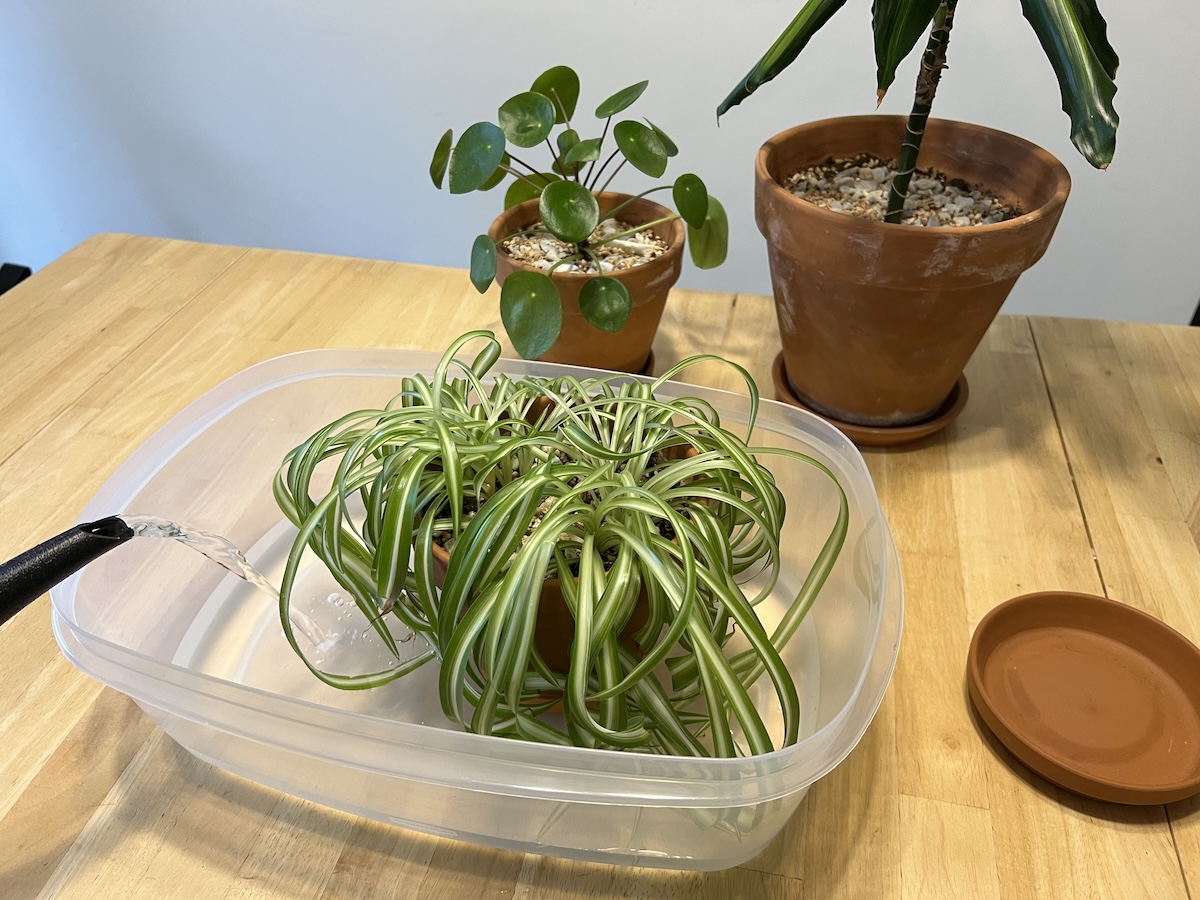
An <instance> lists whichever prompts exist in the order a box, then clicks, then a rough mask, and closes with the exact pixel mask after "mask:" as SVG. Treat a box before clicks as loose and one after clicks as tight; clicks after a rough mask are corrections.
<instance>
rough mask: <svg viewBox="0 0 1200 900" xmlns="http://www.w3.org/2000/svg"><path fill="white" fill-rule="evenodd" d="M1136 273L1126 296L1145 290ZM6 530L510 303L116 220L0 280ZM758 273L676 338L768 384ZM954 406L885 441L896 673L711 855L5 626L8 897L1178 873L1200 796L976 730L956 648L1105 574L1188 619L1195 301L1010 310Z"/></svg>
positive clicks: (0, 454) (1199, 823)
mask: <svg viewBox="0 0 1200 900" xmlns="http://www.w3.org/2000/svg"><path fill="white" fill-rule="evenodd" d="M1129 302H1131V303H1133V302H1136V298H1132V297H1131V298H1129ZM0 322H2V323H3V325H2V326H0V385H3V388H2V389H0V417H2V418H0V421H3V423H4V424H3V428H2V429H0V558H8V557H10V556H12V555H15V554H16V553H17V552H18V551H20V550H22V549H24V548H25V547H27V546H30V545H32V544H34V543H36V542H37V541H39V540H41V539H44V538H45V537H47V536H49V535H51V534H54V533H56V532H58V531H60V530H62V529H64V528H66V527H68V526H69V525H70V524H71V523H72V522H73V521H74V519H75V516H76V515H77V514H78V513H79V511H80V510H81V509H82V508H83V506H84V505H85V503H86V502H87V500H88V499H89V498H90V497H91V495H92V494H93V493H94V492H95V491H96V490H97V488H98V487H99V486H100V485H101V484H102V483H103V481H104V480H105V479H106V478H107V477H108V476H109V474H110V473H111V472H112V471H113V469H114V468H115V467H116V465H117V464H118V463H119V462H120V461H121V460H122V459H124V458H125V457H126V456H127V455H128V454H129V453H130V452H131V451H132V450H133V449H134V448H135V447H137V446H138V445H139V444H140V443H141V442H143V441H144V440H145V439H146V438H147V437H149V435H150V434H151V433H152V432H153V431H154V430H155V429H156V428H158V427H159V426H160V425H161V424H162V423H163V422H165V421H166V420H167V419H168V418H169V417H170V416H171V415H173V414H174V413H175V412H177V411H178V410H179V409H180V408H182V407H183V406H184V405H185V404H186V403H188V402H189V401H191V400H192V399H193V398H195V397H196V396H197V395H199V394H201V393H202V392H204V391H206V390H208V389H209V388H211V387H212V386H213V385H215V384H217V383H218V382H219V381H221V380H222V379H224V378H226V377H227V376H229V375H232V374H233V373H235V372H237V371H239V370H241V369H243V368H245V367H246V366H249V365H250V364H252V363H255V362H257V361H259V360H262V359H266V358H268V357H272V356H276V355H279V354H282V353H287V352H290V351H294V350H300V349H304V348H311V347H375V346H383V347H420V348H426V349H437V348H442V347H444V346H445V345H446V344H447V343H448V341H449V340H450V339H451V338H452V337H453V336H455V335H457V334H459V333H460V332H462V331H464V330H467V329H468V328H474V327H481V326H485V327H491V328H495V329H496V330H497V331H499V317H498V312H497V305H496V298H495V297H494V296H487V297H480V296H479V295H478V294H476V293H475V291H474V289H473V288H472V287H471V286H470V284H469V283H468V281H467V278H466V276H465V274H464V273H462V272H458V271H451V270H442V269H433V268H426V267H420V266H411V265H398V264H392V263H382V262H370V261H364V260H354V259H340V258H332V257H320V256H313V255H306V254H297V253H284V252H277V251H265V250H245V249H241V248H233V247H220V246H211V245H203V244H190V243H183V242H177V241H165V240H158V239H151V238H144V237H130V236H123V235H101V236H99V237H96V238H93V239H92V240H89V241H87V242H86V243H84V244H82V245H80V246H79V247H77V248H76V249H74V250H72V251H71V252H70V253H68V254H67V255H65V256H64V257H62V258H61V259H59V260H57V261H56V262H54V263H53V264H52V265H50V266H48V267H47V268H46V269H44V270H43V271H41V272H39V273H37V274H36V275H35V276H34V277H33V278H31V279H30V280H28V281H26V282H25V283H23V284H21V285H19V286H18V287H17V288H16V289H14V290H12V291H10V292H9V293H7V294H5V295H3V296H2V297H0ZM777 342H778V338H777V336H776V328H775V321H774V312H773V309H772V306H771V302H770V300H769V299H767V298H764V297H759V296H745V295H741V296H734V295H732V294H720V293H701V292H691V291H678V292H676V295H675V296H674V297H673V298H672V300H671V302H670V304H669V305H668V309H667V314H666V318H665V320H664V322H663V326H662V329H661V331H660V333H659V336H658V341H657V343H656V344H655V351H656V354H657V358H658V366H659V369H660V370H661V369H662V368H663V367H664V366H666V365H668V364H670V363H671V362H673V361H674V360H676V359H677V358H679V357H681V356H684V355H688V354H689V353H691V352H693V351H698V350H715V351H718V352H722V353H724V354H726V355H728V356H730V357H731V358H733V359H735V360H737V361H739V362H741V363H743V364H744V365H746V366H748V367H749V368H750V370H751V371H752V372H753V374H754V375H755V376H756V378H757V379H758V380H759V382H760V384H764V385H768V386H769V384H770V377H769V366H770V362H771V358H772V356H773V355H774V353H775V352H776V349H777ZM967 375H968V378H969V379H970V386H971V400H970V403H969V404H968V406H967V408H966V411H965V412H964V413H963V415H962V417H961V418H960V419H959V420H958V422H957V423H956V424H955V425H954V426H952V427H951V428H950V429H948V430H947V431H945V432H944V433H943V434H941V435H938V436H936V437H934V438H931V439H928V440H926V441H924V442H922V443H920V444H918V445H915V446H913V447H911V448H909V449H899V450H892V451H867V452H866V454H865V455H866V458H867V462H868V464H869V466H870V469H871V472H872V474H873V475H874V477H875V480H876V485H877V487H878V490H879V494H880V497H881V499H882V503H883V507H884V510H885V512H886V514H887V517H888V519H889V521H890V522H891V525H892V528H893V530H894V532H895V536H896V542H897V544H898V546H899V552H900V558H901V564H902V569H903V573H904V582H905V589H906V590H905V593H906V601H907V611H906V612H907V621H906V623H905V636H904V644H903V648H902V651H901V654H900V661H899V664H898V666H897V669H896V674H895V678H894V681H893V683H892V685H891V688H890V689H889V691H888V694H887V698H886V700H885V701H884V704H883V706H882V708H881V709H880V711H879V714H878V715H877V716H876V719H875V721H874V723H873V724H872V726H871V728H870V729H869V730H868V732H867V734H866V736H865V737H864V739H863V741H862V743H861V744H860V745H859V747H858V748H857V749H856V750H855V751H854V753H853V754H852V755H851V756H850V757H849V758H848V759H847V760H846V762H844V763H843V764H842V765H841V766H840V767H839V768H838V769H836V770H835V771H834V772H833V773H832V774H830V775H829V776H827V777H826V778H824V779H823V780H821V781H820V782H818V783H817V785H816V786H814V787H813V789H812V791H811V792H810V794H809V796H808V799H807V800H806V801H805V802H804V804H803V805H802V806H801V808H800V811H799V812H798V813H797V815H796V816H795V817H794V819H793V821H792V822H791V823H790V824H789V825H788V826H787V828H785V829H784V831H783V832H782V834H781V835H780V836H779V838H778V839H777V840H776V841H775V842H774V843H773V845H772V846H771V847H770V848H769V849H768V850H767V851H766V852H765V853H763V854H762V855H760V856H759V857H757V858H756V859H754V860H752V861H751V862H749V863H747V864H746V865H744V866H741V867H739V868H737V869H733V870H730V871H727V872H721V873H713V874H706V875H697V874H683V873H673V872H665V871H650V870H640V869H629V868H617V867H608V866H601V865H592V864H584V863H574V862H566V861H561V860H552V859H545V858H541V857H536V856H522V855H519V854H516V853H510V852H501V851H494V850H490V849H484V848H479V847H475V846H470V845H466V844H459V843H456V842H454V841H449V840H445V839H439V838H434V837H429V836H425V835H422V834H416V833H412V832H408V831H405V830H402V829H399V828H394V827H389V826H385V825H381V824H378V823H375V822H370V821H365V820H360V819H356V818H354V817H352V816H349V815H345V814H343V813H340V812H336V811H333V810H329V809H326V808H323V807H320V806H317V805H315V804H311V803H308V802H305V801H301V800H297V799H294V798H292V797H289V796H285V795H283V794H279V793H276V792H274V791H272V790H269V789H266V788H263V787H259V786H257V785H255V784H251V783H249V782H246V781H243V780H241V779H239V778H236V777H234V776H231V775H228V774H226V773H224V772H222V771H220V770H217V769H215V768H213V767H211V766H209V765H207V764H205V763H202V762H199V761H198V760H196V759H194V758H192V757H191V756H190V755H189V754H188V753H186V752H185V751H183V750H181V749H180V748H179V747H178V746H177V745H175V744H174V743H173V742H172V741H171V740H169V739H167V738H166V737H165V736H164V735H163V734H162V733H161V732H160V731H159V730H158V729H157V728H156V727H155V726H154V725H152V724H151V723H150V721H149V720H148V719H147V718H146V717H145V716H144V715H143V714H142V713H141V711H140V710H139V709H138V708H137V707H136V706H135V705H134V704H133V703H132V702H131V701H129V700H127V699H126V698H125V697H123V696H122V695H120V694H117V693H116V692H114V691H112V690H110V689H107V688H102V687H101V686H100V685H98V684H97V683H95V682H93V681H91V680H90V679H88V678H87V677H85V676H84V675H82V674H80V673H79V672H77V671H76V670H75V669H74V668H72V666H71V665H70V664H69V663H68V662H67V661H66V660H65V659H64V658H63V656H62V654H61V653H60V652H59V651H58V649H57V647H56V645H55V642H54V638H53V636H52V634H51V630H50V617H49V614H48V606H47V603H48V601H47V599H46V598H43V599H41V600H39V601H38V602H36V603H35V604H34V605H33V606H32V607H30V608H29V609H28V610H26V611H25V612H24V613H22V614H20V615H19V616H17V617H16V618H14V619H13V620H12V621H10V622H9V623H8V624H7V625H6V626H4V627H3V629H2V630H0V897H3V898H24V897H34V896H45V897H62V898H68V897H81V898H101V897H113V898H121V900H126V898H131V897H154V898H161V897H172V898H174V897H200V898H217V897H286V898H307V897H313V898H318V897H322V898H332V897H422V898H430V897H460V896H463V897H477V896H495V897H504V898H508V897H514V896H515V897H520V898H531V897H554V898H559V897H581V898H583V897H588V898H608V897H667V896H670V897H713V898H730V897H769V898H800V897H811V898H834V897H849V898H860V897H870V898H874V897H880V898H890V897H904V898H910V897H941V896H944V897H956V898H968V897H969V898H974V897H1011V898H1026V897H1035V896H1040V897H1076V896H1078V897H1119V898H1134V897H1154V898H1158V900H1171V898H1180V900H1183V898H1186V897H1188V896H1189V895H1188V884H1189V883H1190V884H1191V886H1192V890H1193V891H1194V890H1196V889H1197V888H1198V887H1200V801H1197V800H1192V801H1186V802H1182V803H1177V804H1173V805H1171V806H1168V807H1165V808H1164V807H1162V806H1154V807H1148V808H1130V807H1117V806H1109V805H1104V804H1101V803H1095V802H1091V801H1088V800H1084V799H1081V798H1079V797H1076V796H1073V795H1070V794H1066V793H1064V792H1062V791H1060V790H1057V789H1055V788H1054V787H1052V786H1050V785H1049V784H1047V783H1046V782H1044V781H1042V780H1040V779H1039V778H1037V777H1036V776H1033V775H1032V774H1030V773H1029V772H1028V771H1027V770H1024V769H1023V768H1022V767H1021V766H1020V765H1019V764H1016V763H1015V762H1014V760H1013V759H1012V758H1011V757H1010V756H1009V755H1008V753H1007V752H1006V751H1004V750H1003V749H1002V748H999V747H998V745H996V744H995V743H994V742H991V741H989V740H987V739H985V737H984V735H983V733H982V732H981V730H980V725H979V724H978V723H977V722H976V720H975V719H974V718H973V716H972V714H971V712H970V709H969V705H968V702H967V699H966V693H965V689H964V680H963V664H964V660H965V658H966V652H967V645H968V642H969V640H970V636H971V633H972V630H973V629H974V627H975V625H976V623H977V622H978V621H979V619H980V618H981V617H982V616H983V614H984V613H985V612H987V610H988V609H990V608H991V607H992V606H994V605H996V604H997V603H999V602H1000V601H1002V600H1004V599H1005V598H1007V597H1010V596H1012V595H1014V594H1019V593H1025V592H1028V591H1034V590H1040V589H1051V588H1061V589H1071V590H1079V591H1089V592H1096V593H1103V594H1106V595H1108V596H1110V597H1113V598H1115V599H1118V600H1121V601H1124V602H1126V603H1129V604H1132V605H1135V606H1138V607H1140V608H1142V609H1145V610H1147V611H1149V612H1151V613H1153V614H1154V615H1156V616H1158V617H1160V618H1162V619H1164V620H1165V621H1167V622H1168V623H1170V624H1171V625H1172V626H1174V627H1175V628H1177V629H1179V630H1180V631H1182V632H1183V633H1184V634H1186V635H1187V636H1188V637H1190V638H1191V639H1192V640H1193V641H1197V640H1200V550H1198V548H1197V544H1198V541H1200V329H1195V328H1192V329H1189V328H1183V327H1172V326H1150V325H1129V324H1122V323H1116V322H1097V321H1081V320H1066V319H1042V318H1024V317H1015V316H1005V317H1001V318H1000V319H998V320H997V322H996V323H995V325H994V326H993V327H992V329H991V331H990V332H989V333H988V336H987V338H986V339H985V341H984V343H983V345H982V346H981V347H980V349H979V351H978V352H977V353H976V354H975V357H974V359H973V360H972V361H971V365H970V367H969V369H968V370H967Z"/></svg>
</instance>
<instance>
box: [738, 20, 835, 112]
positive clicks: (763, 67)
mask: <svg viewBox="0 0 1200 900" xmlns="http://www.w3.org/2000/svg"><path fill="white" fill-rule="evenodd" d="M845 3H846V0H808V2H807V3H806V4H804V7H803V8H802V9H801V10H800V12H799V13H797V14H796V18H794V19H793V20H792V23H791V24H790V25H788V27H787V28H786V29H785V30H784V32H783V34H781V35H780V36H779V37H778V39H777V40H776V41H775V43H774V44H772V45H771V47H770V49H768V50H767V52H766V53H765V54H763V58H762V59H760V60H759V61H758V62H757V63H756V64H755V66H754V68H753V69H751V70H750V71H749V73H748V74H747V75H746V77H745V78H743V79H742V82H741V84H739V85H738V86H737V87H735V88H734V89H733V90H732V91H731V92H730V94H729V96H728V97H726V98H725V100H724V101H723V102H722V103H721V105H720V106H718V107H717V118H718V119H720V118H721V116H723V115H724V114H725V113H727V112H729V110H731V109H732V108H733V107H735V106H737V105H738V104H739V103H741V102H742V101H743V100H745V99H746V98H747V97H749V96H750V95H751V94H753V93H754V92H755V91H756V90H758V89H759V88H760V87H762V86H763V85H764V84H766V83H767V82H768V81H770V80H771V79H772V78H774V77H775V76H776V75H778V74H779V73H780V72H782V71H783V70H784V69H786V68H787V67H788V66H790V65H791V64H792V61H793V60H795V58H796V57H797V56H799V55H800V51H801V50H803V49H804V47H805V45H806V44H807V43H808V42H809V40H810V39H811V38H812V36H813V35H814V34H816V33H817V32H818V31H820V30H821V27H822V26H823V25H824V24H825V23H826V22H828V21H829V17H830V16H832V15H833V14H834V13H835V12H837V11H838V10H839V9H841V8H842V7H843V6H844V5H845Z"/></svg>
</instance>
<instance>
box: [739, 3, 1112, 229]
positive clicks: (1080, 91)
mask: <svg viewBox="0 0 1200 900" xmlns="http://www.w3.org/2000/svg"><path fill="white" fill-rule="evenodd" d="M845 3H846V0H809V2H808V3H806V4H805V5H804V7H803V8H802V9H801V10H800V12H799V13H798V14H797V16H796V18H795V19H793V20H792V23H791V24H790V25H788V27H787V28H786V29H785V30H784V32H783V33H782V34H781V35H780V36H779V38H778V39H777V40H776V41H775V43H774V44H773V45H771V47H770V49H769V50H767V52H766V54H765V55H764V56H763V58H762V59H760V60H759V61H758V63H757V64H756V65H755V66H754V68H753V69H751V70H750V72H749V74H748V75H746V77H745V78H744V79H742V82H741V83H740V84H739V85H738V86H737V87H736V88H734V89H733V91H732V92H731V93H730V94H729V96H728V97H726V98H725V101H724V102H723V103H722V104H721V105H720V106H719V107H718V108H717V116H718V118H719V117H720V116H721V115H723V114H724V113H725V112H727V111H728V110H729V109H730V108H731V107H734V106H736V105H737V104H739V103H741V102H742V101H743V100H745V99H746V97H748V96H750V94H752V93H754V91H755V90H757V89H758V88H759V87H761V86H762V85H763V84H765V83H766V82H768V81H770V80H771V79H773V78H774V77H775V76H776V75H778V74H779V73H780V72H782V71H783V70H784V69H786V68H787V67H788V66H789V65H791V63H792V61H793V60H794V59H795V58H796V57H797V56H798V55H799V54H800V51H801V50H803V49H804V47H805V45H806V44H807V43H808V42H809V39H810V38H812V36H813V35H814V34H816V32H817V31H819V30H820V28H821V27H822V26H823V25H824V24H825V23H826V22H827V21H829V18H830V16H832V15H833V14H834V13H835V12H837V11H838V10H839V9H841V7H842V6H843V5H844V4H845ZM956 6H957V0H874V4H873V7H872V10H873V15H872V28H873V30H874V33H875V64H876V77H877V84H878V100H879V101H882V100H883V96H884V94H885V93H886V92H887V90H888V88H889V87H890V86H891V84H892V82H893V80H894V79H895V77H896V67H897V66H899V64H900V63H901V61H902V60H904V58H905V57H907V56H908V54H909V53H910V52H912V50H913V48H914V47H915V46H916V44H917V41H918V40H919V39H920V38H921V36H922V35H923V34H925V32H926V31H928V32H929V37H928V40H927V42H926V46H925V50H924V53H923V54H922V56H921V67H920V71H919V73H918V75H917V87H916V96H915V98H914V101H913V106H912V112H911V113H910V114H909V117H908V126H907V130H906V134H905V136H904V143H903V144H902V146H901V147H900V148H898V151H899V152H898V153H897V159H898V163H897V167H896V177H895V179H894V180H893V181H892V187H891V191H890V193H889V195H888V209H887V215H886V217H885V221H888V222H899V221H900V215H901V212H902V210H903V206H904V199H905V197H906V196H907V194H908V186H909V181H910V180H911V178H912V174H913V172H914V171H915V170H916V167H917V156H918V153H919V152H920V148H921V138H922V136H923V135H924V133H925V122H926V120H927V119H928V118H929V113H930V109H931V107H932V105H933V99H934V95H935V94H936V92H937V87H938V82H939V80H940V78H941V72H942V69H943V68H945V67H946V51H947V48H948V46H949V43H950V30H951V28H952V27H953V25H954V15H955V7H956ZM1021 9H1022V12H1023V13H1024V14H1025V18H1026V19H1027V20H1028V21H1029V24H1030V25H1032V26H1033V30H1034V31H1035V32H1036V33H1037V37H1038V40H1039V41H1040V42H1041V45H1042V49H1043V50H1044V51H1045V53H1046V56H1047V57H1048V58H1049V61H1050V65H1051V66H1052V67H1053V69H1054V74H1055V75H1056V76H1057V78H1058V84H1059V88H1060V91H1061V94H1062V106H1063V111H1064V112H1066V113H1067V115H1068V116H1069V117H1070V119H1071V141H1072V143H1074V144H1075V146H1076V148H1078V150H1079V152H1080V153H1082V154H1083V156H1084V158H1085V159H1087V161H1088V162H1090V163H1091V164H1092V165H1093V166H1096V167H1097V168H1100V169H1104V168H1107V167H1108V164H1109V163H1110V162H1112V158H1113V152H1114V151H1115V149H1116V143H1117V121H1118V120H1117V114H1116V111H1115V110H1114V109H1113V97H1114V95H1115V94H1116V92H1117V87H1116V84H1115V83H1114V81H1113V79H1115V78H1116V76H1117V54H1116V52H1115V51H1114V50H1113V48H1112V45H1111V44H1109V42H1108V35H1107V31H1108V26H1107V24H1106V23H1105V21H1104V17H1103V16H1102V15H1101V14H1100V10H1099V9H1098V8H1097V6H1096V2H1095V0H1021Z"/></svg>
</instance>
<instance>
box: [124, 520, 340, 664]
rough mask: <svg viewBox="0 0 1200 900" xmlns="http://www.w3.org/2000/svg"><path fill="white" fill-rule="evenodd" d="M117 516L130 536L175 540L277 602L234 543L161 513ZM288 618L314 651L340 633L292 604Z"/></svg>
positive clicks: (272, 587)
mask: <svg viewBox="0 0 1200 900" xmlns="http://www.w3.org/2000/svg"><path fill="white" fill-rule="evenodd" d="M121 519H122V520H124V522H125V524H127V525H128V526H129V527H130V528H131V529H132V530H133V535H134V537H150V538H166V539H168V540H174V541H178V542H179V543H181V544H183V545H184V546H186V547H190V548H192V549H193V550H195V551H197V552H198V553H201V554H203V555H204V556H206V557H208V558H209V559H210V560H212V561H213V562H215V563H216V564H217V565H219V566H221V567H223V568H224V569H226V570H227V571H229V572H232V573H233V574H234V575H236V576H238V577H239V578H241V579H242V580H244V581H246V582H248V583H249V584H251V585H253V586H254V587H256V588H258V589H259V590H260V591H262V592H263V593H265V594H267V595H268V596H269V597H270V598H271V599H272V600H274V601H276V602H278V601H279V589H278V588H277V587H275V585H273V584H271V582H270V581H268V580H267V578H266V576H265V575H263V573H262V572H260V571H259V570H258V569H256V568H254V566H253V565H251V564H250V561H249V560H247V559H246V555H245V554H244V553H242V551H241V550H239V549H238V548H237V546H236V545H235V544H233V543H232V542H231V541H229V540H228V539H226V538H223V537H221V535H219V534H213V533H212V532H209V531H204V530H202V529H199V528H192V527H189V526H185V525H181V524H179V523H178V522H172V521H171V520H170V519H164V518H162V517H161V516H145V515H135V514H130V513H122V514H121ZM288 618H290V619H291V622H292V627H293V628H295V629H296V631H298V632H300V633H301V634H302V635H304V637H306V638H307V639H308V640H309V641H310V642H311V643H312V645H313V646H314V647H315V648H317V649H318V650H327V649H329V647H331V646H332V644H333V643H334V642H336V640H337V638H338V637H340V635H332V636H331V635H327V634H326V633H325V631H324V630H323V629H322V628H321V626H320V625H318V624H317V623H316V622H314V621H313V620H312V619H311V618H310V617H309V616H307V615H305V614H304V613H303V612H301V611H300V610H298V609H296V608H295V607H292V608H291V609H290V610H289V613H288Z"/></svg>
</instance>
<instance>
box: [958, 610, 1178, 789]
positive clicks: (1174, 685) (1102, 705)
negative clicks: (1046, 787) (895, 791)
mask: <svg viewBox="0 0 1200 900" xmlns="http://www.w3.org/2000/svg"><path fill="white" fill-rule="evenodd" d="M967 686H968V689H969V691H970V694H971V701H972V702H973V703H974V704H975V708H976V709H977V710H978V711H979V715H980V717H981V718H982V719H983V721H984V722H985V723H986V724H987V726H988V727H989V728H990V729H991V730H992V731H993V732H994V733H995V735H996V737H997V738H999V739H1000V742H1001V743H1002V744H1004V746H1005V747H1007V748H1008V749H1009V750H1011V751H1012V753H1013V755H1015V756H1016V757H1017V758H1018V759H1019V760H1021V762H1023V763H1025V765H1027V766H1029V768H1031V769H1033V771H1035V772H1037V773H1038V774H1039V775H1041V776H1042V777H1043V778H1045V779H1047V780H1048V781H1052V782H1054V783H1055V784H1057V785H1059V786H1060V787H1064V788H1066V789H1067V790H1069V791H1073V792H1075V793H1077V794H1082V795H1083V796H1085V797H1092V798H1094V799H1097V800H1107V801H1110V802H1113V803H1129V804H1137V805H1150V804H1158V803H1171V802H1173V801H1175V800H1182V799H1183V798H1185V797H1190V796H1192V795H1193V794H1196V793H1200V648H1197V647H1196V646H1195V645H1194V644H1192V643H1191V642H1190V641H1188V640H1187V638H1185V637H1184V636H1183V635H1181V634H1179V632H1177V631H1175V630H1173V629H1171V628H1169V627H1168V626H1167V625H1165V624H1163V623H1162V622H1160V621H1159V620H1158V619H1156V618H1154V617H1153V616H1149V615H1147V614H1146V613H1144V612H1141V611H1140V610H1137V609H1134V608H1133V607H1131V606H1126V605H1125V604H1123V603H1116V602H1114V601H1112V600H1107V599H1105V598H1104V597H1096V596H1093V595H1091V594H1074V593H1069V592H1058V591H1052V592H1050V591H1048V592H1044V593H1038V594H1026V595H1024V596H1022V597H1016V598H1014V599H1012V600H1009V601H1007V602H1005V603H1002V604H1000V605H999V606H997V607H996V608H995V609H993V610H992V611H991V612H990V613H988V614H987V615H986V616H984V617H983V621H981V622H980V623H979V627H978V628H977V629H975V635H974V637H973V638H972V639H971V649H970V653H969V654H968V657H967Z"/></svg>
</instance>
